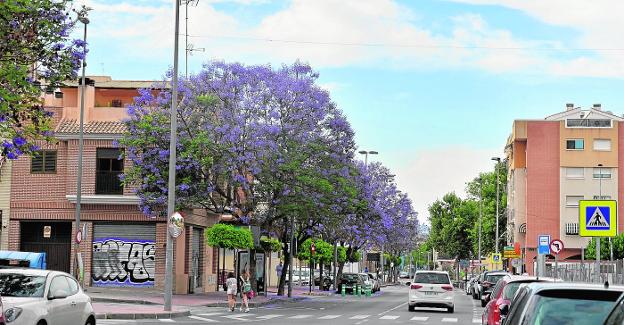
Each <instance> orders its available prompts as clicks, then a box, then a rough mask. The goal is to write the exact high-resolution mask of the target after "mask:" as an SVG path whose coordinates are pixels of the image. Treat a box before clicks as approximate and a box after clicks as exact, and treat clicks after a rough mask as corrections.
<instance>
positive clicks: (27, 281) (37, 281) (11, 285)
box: [0, 273, 46, 297]
mask: <svg viewBox="0 0 624 325" xmlns="http://www.w3.org/2000/svg"><path fill="white" fill-rule="evenodd" d="M45 282H46V277H45V276H34V275H25V274H20V273H3V274H0V294H1V295H2V296H3V297H43V291H44V290H45Z"/></svg>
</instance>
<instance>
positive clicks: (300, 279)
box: [286, 268, 310, 286]
mask: <svg viewBox="0 0 624 325" xmlns="http://www.w3.org/2000/svg"><path fill="white" fill-rule="evenodd" d="M292 279H293V285H302V286H308V285H310V270H309V269H308V268H302V269H301V270H299V269H297V268H294V269H293V276H292ZM286 284H288V274H286Z"/></svg>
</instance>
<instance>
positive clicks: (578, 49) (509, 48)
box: [188, 35, 624, 52]
mask: <svg viewBox="0 0 624 325" xmlns="http://www.w3.org/2000/svg"><path fill="white" fill-rule="evenodd" d="M188 37H191V38H213V39H218V38H220V39H233V40H241V41H259V42H269V43H284V44H302V45H324V46H353V47H395V48H423V49H473V50H502V51H524V50H528V51H553V52H566V51H570V52H624V48H582V47H575V48H555V47H548V48H546V47H521V46H518V47H515V46H470V45H452V44H433V45H430V44H398V43H363V42H327V41H304V40H292V39H277V38H261V37H247V36H229V35H188Z"/></svg>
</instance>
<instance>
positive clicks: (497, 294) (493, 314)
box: [481, 275, 555, 325]
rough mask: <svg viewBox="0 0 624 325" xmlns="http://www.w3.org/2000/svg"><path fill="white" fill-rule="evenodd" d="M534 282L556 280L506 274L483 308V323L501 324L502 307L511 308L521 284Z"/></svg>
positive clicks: (488, 324)
mask: <svg viewBox="0 0 624 325" xmlns="http://www.w3.org/2000/svg"><path fill="white" fill-rule="evenodd" d="M533 282H555V280H554V279H552V278H538V277H534V276H520V275H505V276H504V277H503V278H502V279H500V280H498V283H497V284H496V285H495V286H494V289H493V290H492V293H490V295H489V296H488V297H487V300H488V303H487V305H486V306H485V309H484V310H483V315H482V316H481V324H484V325H500V324H501V314H500V310H501V308H509V305H510V304H511V300H512V299H513V297H514V295H515V294H516V292H517V291H518V289H519V288H520V286H521V285H523V284H527V283H533ZM505 306H506V307H505Z"/></svg>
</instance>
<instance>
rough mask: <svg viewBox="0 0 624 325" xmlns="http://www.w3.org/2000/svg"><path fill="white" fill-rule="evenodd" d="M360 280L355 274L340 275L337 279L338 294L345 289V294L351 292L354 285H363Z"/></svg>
mask: <svg viewBox="0 0 624 325" xmlns="http://www.w3.org/2000/svg"><path fill="white" fill-rule="evenodd" d="M363 284H364V283H363V282H362V279H361V278H360V276H359V275H358V274H357V273H342V274H341V275H340V277H339V278H338V292H340V291H342V287H345V291H346V292H353V291H354V290H355V286H356V285H360V286H361V285H363Z"/></svg>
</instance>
